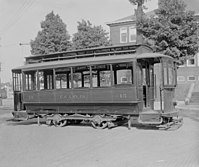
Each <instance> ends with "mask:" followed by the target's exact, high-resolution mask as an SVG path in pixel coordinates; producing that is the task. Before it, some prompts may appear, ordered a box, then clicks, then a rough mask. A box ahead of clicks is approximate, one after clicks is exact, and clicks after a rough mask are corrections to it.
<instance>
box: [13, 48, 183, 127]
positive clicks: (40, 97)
mask: <svg viewBox="0 0 199 167" xmlns="http://www.w3.org/2000/svg"><path fill="white" fill-rule="evenodd" d="M12 78H13V90H14V111H13V116H14V118H15V119H19V118H20V117H21V116H22V115H24V113H25V115H26V116H25V119H32V118H37V119H38V123H39V122H40V120H41V119H44V120H45V123H46V124H47V125H55V126H61V127H62V126H66V125H69V124H71V123H81V122H87V123H90V124H91V125H92V126H93V127H94V128H97V129H104V128H106V127H108V128H111V127H115V126H117V125H118V122H125V121H126V125H127V127H128V128H129V129H130V128H131V126H132V125H133V124H134V123H137V124H139V125H144V126H155V127H161V128H169V127H171V126H172V125H176V124H181V122H182V118H180V117H179V114H178V112H177V110H176V109H175V104H176V103H175V97H174V93H175V87H176V78H177V72H176V62H175V60H174V59H173V58H172V57H170V56H167V55H163V54H160V53H154V52H153V50H152V48H150V47H149V46H147V45H138V44H134V45H132V44H131V45H125V46H120V45H118V46H107V47H98V48H90V49H82V50H73V51H66V52H59V53H52V54H46V55H37V56H29V57H26V58H25V64H24V65H23V66H21V67H17V68H14V69H12ZM157 99H158V100H159V103H158V109H157V103H156V100H157ZM155 104H156V105H155Z"/></svg>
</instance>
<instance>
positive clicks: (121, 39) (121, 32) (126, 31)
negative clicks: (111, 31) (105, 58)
mask: <svg viewBox="0 0 199 167" xmlns="http://www.w3.org/2000/svg"><path fill="white" fill-rule="evenodd" d="M122 34H125V35H126V38H125V41H123V38H122ZM127 42H128V30H127V27H121V28H120V43H127Z"/></svg>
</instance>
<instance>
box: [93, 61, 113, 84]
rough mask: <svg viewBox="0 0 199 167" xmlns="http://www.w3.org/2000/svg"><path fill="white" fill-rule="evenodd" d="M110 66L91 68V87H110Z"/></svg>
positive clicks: (103, 65)
mask: <svg viewBox="0 0 199 167" xmlns="http://www.w3.org/2000/svg"><path fill="white" fill-rule="evenodd" d="M111 77H112V75H111V66H110V65H108V64H102V65H95V66H92V84H93V87H110V86H111Z"/></svg>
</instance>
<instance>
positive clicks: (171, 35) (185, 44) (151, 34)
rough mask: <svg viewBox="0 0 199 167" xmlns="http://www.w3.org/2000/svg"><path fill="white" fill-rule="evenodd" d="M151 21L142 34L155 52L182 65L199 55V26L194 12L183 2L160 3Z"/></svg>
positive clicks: (141, 27)
mask: <svg viewBox="0 0 199 167" xmlns="http://www.w3.org/2000/svg"><path fill="white" fill-rule="evenodd" d="M155 13H156V15H155V16H154V17H152V18H145V21H144V22H143V23H142V24H140V26H139V31H140V32H141V33H142V34H143V35H144V37H145V38H146V39H147V40H148V41H152V43H151V42H150V43H151V44H152V45H153V47H154V49H155V51H156V52H161V53H163V54H166V55H169V56H172V57H174V58H175V59H176V60H178V61H179V63H182V62H183V61H184V60H185V59H187V58H188V57H191V56H194V55H195V54H196V53H197V52H198V47H199V46H198V23H197V20H196V17H195V16H194V12H192V11H186V4H185V3H184V1H182V0H166V1H165V0H159V8H158V9H157V10H156V12H155Z"/></svg>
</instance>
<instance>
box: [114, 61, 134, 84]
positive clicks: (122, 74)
mask: <svg viewBox="0 0 199 167" xmlns="http://www.w3.org/2000/svg"><path fill="white" fill-rule="evenodd" d="M113 70H114V81H115V84H116V85H119V84H132V83H133V65H132V63H120V64H114V65H113Z"/></svg>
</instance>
